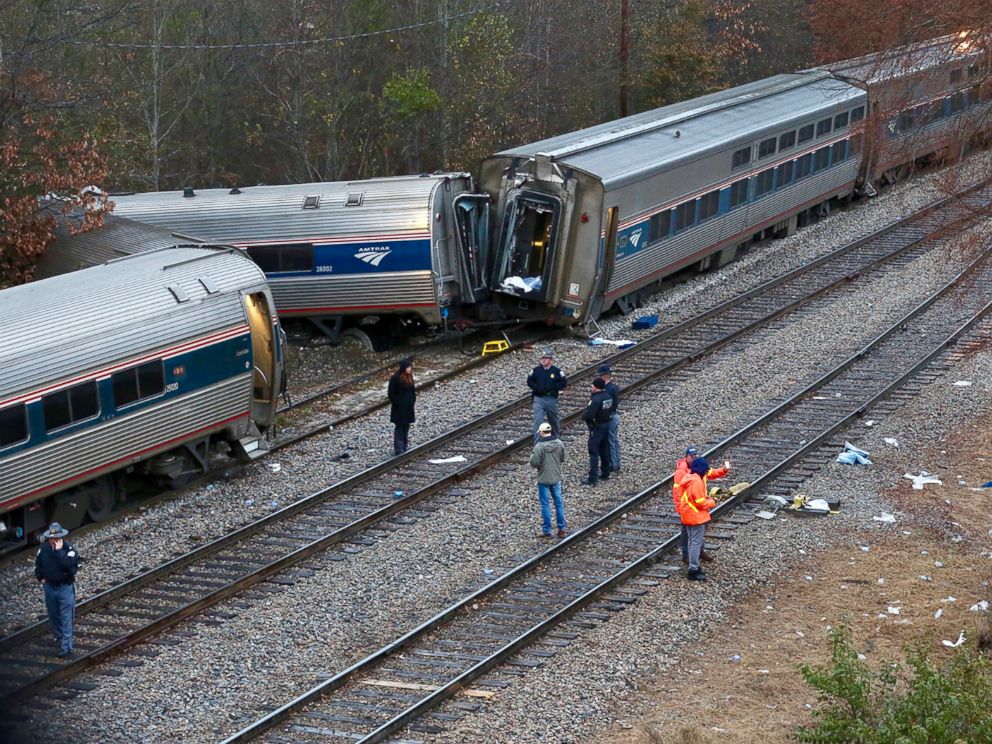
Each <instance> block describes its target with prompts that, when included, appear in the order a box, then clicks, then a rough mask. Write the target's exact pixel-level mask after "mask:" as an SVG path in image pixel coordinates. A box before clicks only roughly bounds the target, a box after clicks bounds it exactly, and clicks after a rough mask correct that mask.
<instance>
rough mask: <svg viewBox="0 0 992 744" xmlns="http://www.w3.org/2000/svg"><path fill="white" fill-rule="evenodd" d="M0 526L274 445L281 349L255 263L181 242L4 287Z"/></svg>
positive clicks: (73, 519) (92, 509)
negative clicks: (221, 447) (214, 455)
mask: <svg viewBox="0 0 992 744" xmlns="http://www.w3.org/2000/svg"><path fill="white" fill-rule="evenodd" d="M0 316H2V317H3V318H4V319H5V321H6V332H5V333H4V335H3V338H2V339H0V525H2V532H3V541H4V542H5V543H7V544H10V543H23V542H25V541H27V540H29V539H31V538H32V537H33V536H34V535H35V534H37V533H38V531H39V530H41V529H43V528H44V527H45V526H46V525H47V524H48V523H49V522H50V521H51V520H58V521H59V522H61V523H62V524H63V525H65V526H67V527H70V528H71V527H73V526H76V525H79V524H81V523H82V522H83V521H84V520H85V519H86V518H87V517H89V518H90V519H93V520H97V521H98V520H102V519H105V518H106V517H108V516H109V515H110V513H111V511H112V509H113V506H114V504H115V503H116V501H117V500H118V499H120V498H122V497H125V496H126V495H127V492H128V490H130V489H131V488H132V487H133V485H134V482H135V480H144V479H145V478H152V479H154V480H156V481H158V482H159V483H160V484H163V485H175V484H176V483H178V482H181V481H182V480H184V479H185V478H187V477H189V476H190V475H192V474H195V473H198V472H202V471H203V470H205V469H206V467H207V459H208V456H209V452H210V446H209V445H210V443H211V442H212V441H215V440H224V441H226V442H227V445H228V447H229V448H230V452H231V453H232V454H235V455H237V456H239V457H241V458H242V459H250V458H251V457H252V456H253V455H254V454H255V453H258V452H260V451H262V450H264V447H265V441H264V439H263V434H264V433H265V431H266V430H267V429H268V428H269V427H270V426H271V425H272V423H273V421H274V418H275V413H276V398H277V396H278V393H279V390H280V386H281V385H282V374H283V345H282V340H281V332H280V328H279V325H278V321H277V319H276V318H275V315H274V311H273V309H272V297H271V295H270V293H269V290H268V286H267V284H266V282H265V277H264V275H263V274H262V272H261V271H260V270H259V268H258V267H257V266H256V265H255V264H254V263H253V262H251V261H250V260H248V259H247V258H246V257H245V256H244V255H243V254H241V253H240V252H239V251H236V250H234V249H230V248H225V249H221V248H216V247H176V248H169V249H161V250H154V251H150V252H146V253H142V254H139V255H135V256H131V257H127V258H122V259H119V260H116V261H111V262H109V263H106V264H103V265H100V266H95V267H92V268H88V269H83V270H81V271H78V272H73V273H69V274H64V275H62V276H59V277H55V278H51V279H44V280H40V281H37V282H33V283H30V284H25V285H22V286H19V287H14V288H12V289H6V290H3V291H2V292H0Z"/></svg>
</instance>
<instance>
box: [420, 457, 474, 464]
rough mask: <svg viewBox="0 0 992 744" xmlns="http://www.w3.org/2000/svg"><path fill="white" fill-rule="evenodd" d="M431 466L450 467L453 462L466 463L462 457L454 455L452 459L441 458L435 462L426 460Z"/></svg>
mask: <svg viewBox="0 0 992 744" xmlns="http://www.w3.org/2000/svg"><path fill="white" fill-rule="evenodd" d="M428 462H429V463H430V464H431V465H450V464H451V463H454V462H468V460H466V459H465V457H464V456H463V455H455V456H454V457H442V458H439V459H436V460H428Z"/></svg>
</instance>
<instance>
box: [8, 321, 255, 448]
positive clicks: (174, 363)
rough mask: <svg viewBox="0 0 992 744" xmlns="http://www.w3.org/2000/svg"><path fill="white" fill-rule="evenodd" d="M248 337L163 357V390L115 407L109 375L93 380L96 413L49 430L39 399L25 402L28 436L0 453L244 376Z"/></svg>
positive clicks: (249, 356) (249, 359) (249, 351)
mask: <svg viewBox="0 0 992 744" xmlns="http://www.w3.org/2000/svg"><path fill="white" fill-rule="evenodd" d="M252 361H253V360H252V349H251V336H250V335H249V334H248V333H245V334H244V335H243V336H237V337H235V338H231V339H227V340H225V341H220V342H217V343H214V344H210V345H208V346H204V347H202V348H199V349H194V350H192V351H188V352H185V353H183V354H178V355H176V356H174V357H170V358H169V359H166V360H165V391H164V392H163V393H160V394H159V395H155V396H151V397H149V398H144V399H142V400H138V401H135V402H134V403H130V404H128V405H126V406H124V407H123V408H120V409H117V408H116V407H115V405H114V386H113V381H112V380H111V378H109V377H107V378H105V379H102V380H99V381H98V382H97V390H98V393H97V395H98V396H99V401H100V413H99V415H97V416H94V417H93V418H89V419H84V420H82V421H77V422H75V423H73V424H69V425H68V426H63V427H61V428H59V429H57V430H55V431H53V432H47V431H46V430H45V413H44V406H43V403H42V401H41V400H36V401H33V402H31V403H29V404H28V405H27V413H28V422H29V424H28V425H29V428H30V432H31V434H30V437H29V438H28V440H27V441H25V442H22V443H21V444H18V445H15V446H13V447H11V448H10V449H7V450H4V452H3V454H4V456H7V455H12V454H14V453H16V452H19V451H22V450H26V449H30V448H32V447H37V446H40V445H42V444H45V443H46V442H50V441H54V440H56V439H59V438H60V437H64V436H69V435H71V434H74V433H76V432H78V431H81V430H84V429H88V428H89V427H92V426H96V425H97V424H99V423H101V422H103V421H110V420H112V419H115V418H118V417H123V416H127V415H128V414H130V413H135V412H137V411H140V410H142V409H143V408H147V407H148V406H152V405H156V404H158V403H161V402H162V401H163V400H169V399H172V398H178V397H179V396H182V395H187V394H189V393H194V392H196V391H197V390H201V389H202V388H205V387H209V386H210V385H214V384H216V383H218V382H223V381H224V380H227V379H230V378H232V377H236V376H238V375H244V374H248V373H250V372H251V369H252ZM250 406H251V401H250V400H247V399H246V400H245V410H246V411H247V410H249V408H250Z"/></svg>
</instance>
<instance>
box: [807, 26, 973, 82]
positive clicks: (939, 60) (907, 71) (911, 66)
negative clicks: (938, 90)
mask: <svg viewBox="0 0 992 744" xmlns="http://www.w3.org/2000/svg"><path fill="white" fill-rule="evenodd" d="M969 36H970V35H969V34H968V33H967V32H962V33H960V34H948V35H947V36H940V37H937V38H935V39H929V40H927V41H923V42H920V43H918V44H909V45H906V46H901V47H897V48H895V49H889V50H887V51H884V52H877V53H875V54H866V55H865V56H863V57H857V58H855V59H848V60H843V61H840V62H833V63H831V64H828V65H822V66H821V67H819V68H815V69H822V70H829V71H831V72H832V73H834V74H836V75H838V76H842V77H844V78H848V79H850V80H853V81H857V82H859V83H864V84H868V85H872V84H877V83H881V82H885V81H886V80H892V79H895V78H903V77H909V76H912V75H915V74H916V73H919V72H924V71H926V70H931V69H933V68H935V67H942V66H944V65H946V64H948V63H950V62H953V61H955V60H958V61H960V62H962V63H964V62H967V61H968V60H971V59H974V58H976V57H978V56H979V55H980V54H981V53H982V51H983V49H982V44H979V43H976V42H974V41H972V40H971V39H970V38H969Z"/></svg>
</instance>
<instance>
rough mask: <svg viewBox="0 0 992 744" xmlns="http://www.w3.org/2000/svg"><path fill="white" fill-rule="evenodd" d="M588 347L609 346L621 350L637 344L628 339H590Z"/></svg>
mask: <svg viewBox="0 0 992 744" xmlns="http://www.w3.org/2000/svg"><path fill="white" fill-rule="evenodd" d="M588 343H589V346H605V345H607V344H610V345H612V346H616V347H618V348H621V349H628V348H630V347H631V346H634V345H636V344H637V342H636V341H631V340H630V339H628V338H621V339H614V338H591V339H589V342H588Z"/></svg>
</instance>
